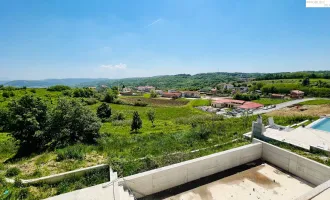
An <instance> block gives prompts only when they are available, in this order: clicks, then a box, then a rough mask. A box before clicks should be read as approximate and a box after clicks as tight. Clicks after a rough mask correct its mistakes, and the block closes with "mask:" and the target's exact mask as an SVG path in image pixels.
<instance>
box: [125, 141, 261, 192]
mask: <svg viewBox="0 0 330 200" xmlns="http://www.w3.org/2000/svg"><path fill="white" fill-rule="evenodd" d="M261 155H262V144H261V143H255V144H249V145H246V146H242V147H238V148H235V149H231V150H228V151H224V152H220V153H216V154H212V155H209V156H204V157H201V158H197V159H193V160H189V161H185V162H182V163H178V164H174V165H170V166H167V167H163V168H159V169H155V170H151V171H147V172H143V173H140V174H136V175H132V176H129V177H125V181H122V182H121V183H120V185H125V186H126V187H129V188H130V189H131V190H132V191H133V193H134V196H135V197H137V198H140V197H143V196H147V195H150V194H154V193H157V192H160V191H163V190H166V189H170V188H172V187H175V186H178V185H181V184H184V183H188V182H190V181H193V180H197V179H199V178H202V177H206V176H209V175H212V174H215V173H218V172H221V171H224V170H227V169H230V168H233V167H236V166H239V165H242V164H245V163H248V162H251V161H254V160H257V159H259V158H261Z"/></svg>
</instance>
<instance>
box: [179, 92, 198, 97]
mask: <svg viewBox="0 0 330 200" xmlns="http://www.w3.org/2000/svg"><path fill="white" fill-rule="evenodd" d="M182 97H186V98H200V97H201V95H200V93H199V92H198V91H182Z"/></svg>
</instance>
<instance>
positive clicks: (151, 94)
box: [150, 90, 157, 98]
mask: <svg viewBox="0 0 330 200" xmlns="http://www.w3.org/2000/svg"><path fill="white" fill-rule="evenodd" d="M156 97H157V93H156V91H155V90H151V91H150V98H156Z"/></svg>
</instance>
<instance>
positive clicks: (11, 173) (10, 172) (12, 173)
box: [6, 167, 21, 177]
mask: <svg viewBox="0 0 330 200" xmlns="http://www.w3.org/2000/svg"><path fill="white" fill-rule="evenodd" d="M20 173H21V170H20V169H18V168H17V167H12V168H9V169H7V171H6V176H7V177H13V176H17V175H18V174H20Z"/></svg>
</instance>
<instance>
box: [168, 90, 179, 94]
mask: <svg viewBox="0 0 330 200" xmlns="http://www.w3.org/2000/svg"><path fill="white" fill-rule="evenodd" d="M167 92H168V93H174V92H178V91H177V90H175V89H170V90H168V91H167Z"/></svg>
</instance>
